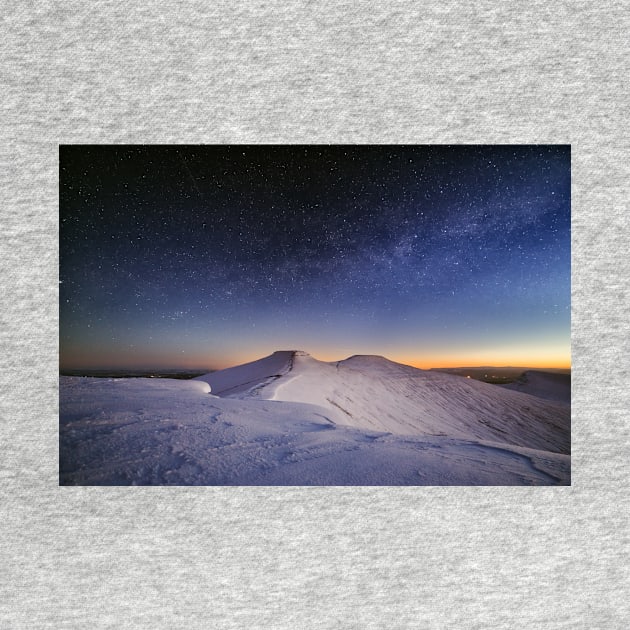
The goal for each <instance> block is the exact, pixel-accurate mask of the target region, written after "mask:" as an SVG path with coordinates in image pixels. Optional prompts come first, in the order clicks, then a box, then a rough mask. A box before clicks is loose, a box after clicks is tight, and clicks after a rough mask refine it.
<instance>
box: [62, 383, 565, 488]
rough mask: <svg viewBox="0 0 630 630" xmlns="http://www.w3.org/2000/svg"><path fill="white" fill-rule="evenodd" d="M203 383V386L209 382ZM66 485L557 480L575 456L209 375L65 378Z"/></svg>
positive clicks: (551, 482)
mask: <svg viewBox="0 0 630 630" xmlns="http://www.w3.org/2000/svg"><path fill="white" fill-rule="evenodd" d="M205 387H207V386H205ZM60 403H61V414H60V484H62V485H558V484H561V485H562V484H568V483H569V482H570V457H569V456H568V455H560V454H555V453H549V452H544V451H537V450H533V449H525V448H519V447H511V446H507V445H503V444H497V443H491V442H478V441H467V440H461V439H454V438H449V437H438V436H413V435H393V434H391V433H382V432H377V431H366V430H361V429H355V428H352V427H349V426H342V425H334V424H332V423H331V422H330V420H329V419H328V418H327V417H326V416H325V415H323V414H322V413H321V408H319V407H316V406H312V405H306V404H302V403H290V402H278V401H273V400H269V401H267V400H260V399H258V400H256V399H252V398H249V399H238V398H218V397H215V396H213V395H211V394H208V393H207V392H206V389H205V388H204V384H203V383H196V384H195V383H193V382H191V381H181V380H167V379H99V378H79V377H61V379H60Z"/></svg>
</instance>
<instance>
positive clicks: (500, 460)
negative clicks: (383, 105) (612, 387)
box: [60, 145, 571, 486]
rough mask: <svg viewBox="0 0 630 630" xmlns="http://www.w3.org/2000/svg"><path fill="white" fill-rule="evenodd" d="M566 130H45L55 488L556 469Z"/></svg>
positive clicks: (522, 474)
mask: <svg viewBox="0 0 630 630" xmlns="http://www.w3.org/2000/svg"><path fill="white" fill-rule="evenodd" d="M570 186H571V178H570V147H569V146H567V145H540V146H539V145H449V146H442V145H417V146H412V145H410V146H401V145H395V146H391V145H208V146H151V145H147V146H87V145H67V146H61V147H60V191H61V192H60V235H61V236H60V243H61V247H60V254H61V257H60V261H61V262H60V266H61V268H60V282H61V285H60V322H61V325H60V368H61V375H62V376H61V386H60V396H61V400H60V409H61V411H60V483H61V484H63V485H73V484H78V485H118V484H135V485H156V484H157V485H296V486H303V485H336V486H339V485H367V486H373V485H391V486H396V485H556V484H561V485H563V484H569V483H570V444H571V440H570V402H571V400H570V392H571V375H570V368H571V364H570V282H571V263H570V243H571V232H570V226H571V200H570Z"/></svg>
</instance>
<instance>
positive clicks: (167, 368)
mask: <svg viewBox="0 0 630 630" xmlns="http://www.w3.org/2000/svg"><path fill="white" fill-rule="evenodd" d="M285 350H300V349H298V348H291V349H285ZM277 351H282V349H277V350H273V351H270V352H267V353H266V354H261V355H257V356H255V357H253V358H249V359H245V360H242V361H238V362H236V363H229V364H225V363H224V362H219V363H217V364H216V366H214V367H213V366H211V365H208V364H206V365H202V364H194V365H184V364H179V365H176V364H175V363H170V364H159V365H158V364H127V365H121V364H99V365H94V364H92V365H89V364H86V365H61V363H60V364H59V370H60V371H82V370H83V371H94V372H98V371H114V372H125V371H144V372H151V371H155V372H158V371H163V372H177V371H182V372H199V371H205V370H207V371H218V370H224V369H228V368H230V367H235V366H237V365H243V364H244V363H251V362H253V361H257V360H259V359H262V358H264V357H267V356H269V355H271V354H273V353H274V352H277ZM305 352H306V351H305ZM308 354H309V355H311V356H312V357H313V358H314V359H317V360H318V361H323V362H325V363H333V362H335V361H343V360H345V359H348V358H349V357H351V356H356V355H362V356H382V357H384V358H386V359H388V360H390V361H393V362H395V363H401V364H403V365H409V366H411V367H415V368H418V369H421V370H439V369H463V370H464V369H470V370H473V369H482V368H488V369H532V370H545V369H547V370H571V367H572V366H571V363H570V362H568V363H529V362H528V363H487V362H484V363H478V364H476V363H468V362H466V363H458V362H457V361H455V362H449V363H448V364H446V363H441V364H428V363H427V362H426V361H421V360H416V361H407V360H403V359H400V358H393V357H391V356H387V355H383V354H376V353H362V352H355V353H352V354H348V355H346V356H342V357H337V358H332V359H331V358H325V359H324V358H320V357H319V356H318V355H317V354H315V353H312V352H308Z"/></svg>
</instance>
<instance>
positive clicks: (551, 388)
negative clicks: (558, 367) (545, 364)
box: [501, 370, 571, 404]
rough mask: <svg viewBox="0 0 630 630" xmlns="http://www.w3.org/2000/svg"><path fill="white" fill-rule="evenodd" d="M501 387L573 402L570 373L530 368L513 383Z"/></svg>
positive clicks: (567, 402)
mask: <svg viewBox="0 0 630 630" xmlns="http://www.w3.org/2000/svg"><path fill="white" fill-rule="evenodd" d="M501 387H505V388H506V389H513V390H515V391H517V392H523V393H524V394H532V395H533V396H538V398H545V399H547V400H557V401H560V402H564V403H566V404H569V403H570V402H571V375H570V374H557V373H554V372H543V371H539V370H528V371H527V372H524V373H523V374H522V376H521V377H520V378H518V379H517V380H516V381H514V382H513V383H509V384H508V385H501Z"/></svg>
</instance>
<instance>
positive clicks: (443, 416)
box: [198, 351, 570, 453]
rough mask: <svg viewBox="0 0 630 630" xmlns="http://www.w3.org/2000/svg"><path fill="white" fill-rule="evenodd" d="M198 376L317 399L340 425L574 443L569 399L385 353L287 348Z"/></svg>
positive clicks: (237, 391)
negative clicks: (332, 357)
mask: <svg viewBox="0 0 630 630" xmlns="http://www.w3.org/2000/svg"><path fill="white" fill-rule="evenodd" d="M198 380H202V381H205V382H207V383H209V384H210V386H211V387H212V391H213V393H215V394H217V395H219V396H221V397H230V398H233V397H238V398H248V399H249V398H257V399H266V400H281V401H286V402H300V403H308V404H311V405H317V406H319V407H320V408H322V409H323V410H325V415H326V417H327V418H328V419H329V420H330V421H331V422H333V423H334V424H336V425H345V426H351V427H353V428H357V429H366V430H371V431H382V432H389V433H393V434H396V435H399V434H400V435H438V436H449V437H456V438H463V439H470V440H493V441H497V442H506V443H508V444H512V445H516V446H526V447H528V448H536V449H543V450H549V451H553V452H557V453H568V452H569V449H570V434H569V423H570V413H569V409H568V408H567V407H566V406H565V405H561V404H557V403H552V402H549V401H544V400H540V399H539V398H535V397H533V396H527V395H523V394H520V393H516V392H513V391H507V390H505V389H500V388H498V387H496V386H495V385H490V384H487V383H482V382H480V381H475V380H472V379H465V378H462V377H460V376H455V375H451V374H445V373H441V372H433V371H426V370H419V369H417V368H413V367H410V366H408V365H402V364H400V363H394V362H393V361H389V360H388V359H386V358H384V357H380V356H353V357H350V358H349V359H346V360H345V361H337V362H335V363H324V362H323V361H318V360H316V359H314V358H313V357H311V356H310V355H308V354H307V353H305V352H300V351H281V352H275V353H274V354H272V355H270V356H268V357H266V358H264V359H261V360H259V361H254V362H252V363H247V364H245V365H241V366H237V367H235V368H230V369H228V370H222V371H220V372H213V373H210V374H206V375H205V376H201V377H198Z"/></svg>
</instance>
